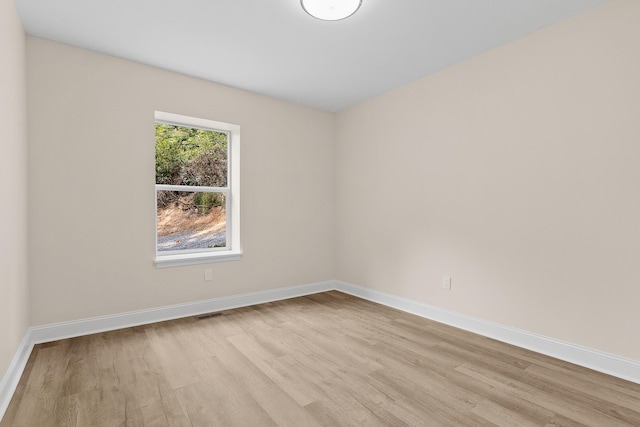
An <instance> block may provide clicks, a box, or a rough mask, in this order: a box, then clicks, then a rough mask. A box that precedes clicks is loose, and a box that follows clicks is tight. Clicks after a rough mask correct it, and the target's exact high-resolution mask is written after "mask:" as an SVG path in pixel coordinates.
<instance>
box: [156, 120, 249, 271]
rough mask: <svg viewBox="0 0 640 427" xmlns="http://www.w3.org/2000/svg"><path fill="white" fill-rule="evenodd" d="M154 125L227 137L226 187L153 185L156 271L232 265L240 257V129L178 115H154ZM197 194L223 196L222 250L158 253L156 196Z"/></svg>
mask: <svg viewBox="0 0 640 427" xmlns="http://www.w3.org/2000/svg"><path fill="white" fill-rule="evenodd" d="M155 123H164V124H169V125H175V126H184V127H188V128H199V129H204V130H212V131H216V132H223V133H226V134H227V135H228V140H227V151H228V160H227V186H226V187H197V186H185V185H163V184H156V185H155V193H156V195H155V197H154V200H155V201H156V202H155V203H156V209H155V211H154V212H156V215H155V217H156V220H155V226H156V228H155V235H156V257H155V265H156V268H164V267H177V266H182V265H192V264H205V263H210V262H220V261H235V260H239V259H240V258H241V256H242V250H241V248H240V126H238V125H233V124H230V123H224V122H217V121H214V120H208V119H201V118H196V117H190V116H183V115H180V114H173V113H165V112H162V111H156V112H155ZM185 188H188V191H198V192H216V193H225V194H226V207H225V213H226V221H227V224H226V247H224V248H211V249H192V250H180V251H163V252H158V215H157V212H158V206H157V203H158V202H157V201H158V197H157V192H158V191H159V190H168V191H185Z"/></svg>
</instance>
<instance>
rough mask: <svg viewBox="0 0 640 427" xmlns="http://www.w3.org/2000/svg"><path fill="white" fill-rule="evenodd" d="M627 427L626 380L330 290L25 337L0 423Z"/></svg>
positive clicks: (638, 420) (639, 390)
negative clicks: (211, 312)
mask: <svg viewBox="0 0 640 427" xmlns="http://www.w3.org/2000/svg"><path fill="white" fill-rule="evenodd" d="M405 425H408V426H454V425H455V426H485V425H487V426H490V425H498V426H585V425H586V426H607V427H608V426H640V385H638V384H634V383H631V382H627V381H624V380H620V379H617V378H614V377H610V376H607V375H604V374H600V373H598V372H594V371H591V370H588V369H585V368H581V367H578V366H575V365H571V364H568V363H565V362H562V361H559V360H556V359H553V358H550V357H546V356H542V355H539V354H536V353H533V352H530V351H527V350H523V349H520V348H517V347H514V346H510V345H507V344H503V343H499V342H497V341H494V340H491V339H488V338H484V337H481V336H478V335H474V334H471V333H468V332H465V331H461V330H459V329H455V328H452V327H449V326H445V325H442V324H439V323H436V322H432V321H429V320H426V319H422V318H420V317H416V316H412V315H409V314H406V313H403V312H400V311H397V310H393V309H390V308H387V307H384V306H381V305H377V304H374V303H371V302H368V301H364V300H361V299H358V298H355V297H352V296H348V295H345V294H342V293H339V292H327V293H323V294H317V295H311V296H307V297H302V298H296V299H291V300H287V301H281V302H274V303H269V304H262V305H258V306H254V307H247V308H241V309H236V310H229V311H226V312H223V313H221V314H219V315H215V316H211V317H207V318H203V319H199V318H196V317H191V318H185V319H179V320H175V321H170V322H162V323H156V324H151V325H145V326H140V327H135V328H128V329H123V330H119V331H114V332H106V333H101V334H96V335H90V336H85V337H79V338H73V339H67V340H62V341H56V342H53V343H48V344H41V345H37V346H36V347H35V348H34V351H33V353H32V355H31V358H30V359H29V362H28V365H27V368H26V370H25V372H24V375H23V377H22V379H21V381H20V384H19V385H18V389H17V391H16V393H15V395H14V397H13V400H12V402H11V404H10V406H9V408H8V410H7V413H6V414H5V417H4V419H3V420H2V421H1V422H0V427H20V426H29V427H32V426H91V427H93V426H109V427H111V426H295V427H306V426H310V427H312V426H358V427H362V426H405Z"/></svg>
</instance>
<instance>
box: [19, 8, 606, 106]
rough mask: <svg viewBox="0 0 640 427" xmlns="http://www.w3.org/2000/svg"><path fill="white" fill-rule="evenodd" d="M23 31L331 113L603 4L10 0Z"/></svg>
mask: <svg viewBox="0 0 640 427" xmlns="http://www.w3.org/2000/svg"><path fill="white" fill-rule="evenodd" d="M14 1H15V3H16V6H17V8H18V12H19V13H20V16H21V18H22V21H23V24H24V27H25V30H26V32H27V33H28V34H31V35H34V36H37V37H43V38H46V39H51V40H55V41H58V42H61V43H65V44H69V45H73V46H78V47H82V48H86V49H91V50H94V51H97V52H102V53H107V54H110V55H114V56H118V57H121V58H126V59H130V60H133V61H137V62H141V63H145V64H149V65H154V66H157V67H161V68H165V69H168V70H173V71H177V72H180V73H184V74H188V75H192V76H196V77H201V78H203V79H207V80H212V81H216V82H220V83H224V84H227V85H231V86H236V87H239V88H243V89H247V90H250V91H254V92H258V93H263V94H266V95H270V96H274V97H278V98H283V99H287V100H290V101H293V102H296V103H299V104H304V105H308V106H312V107H316V108H320V109H323V110H327V111H339V110H341V109H344V108H346V107H349V106H351V105H353V104H356V103H358V102H360V101H362V100H365V99H367V98H370V97H372V96H375V95H378V94H380V93H383V92H385V91H387V90H390V89H393V88H395V87H398V86H401V85H403V84H405V83H408V82H411V81H413V80H416V79H418V78H420V77H423V76H425V75H427V74H430V73H433V72H435V71H437V70H440V69H442V68H445V67H448V66H451V65H453V64H455V63H458V62H460V61H463V60H465V59H467V58H470V57H473V56H475V55H478V54H479V53H482V52H485V51H487V50H489V49H492V48H495V47H497V46H499V45H502V44H505V43H508V42H510V41H512V40H515V39H517V38H520V37H522V36H524V35H527V34H529V33H532V32H534V31H537V30H539V29H541V28H543V27H546V26H548V25H551V24H554V23H556V22H559V21H561V20H564V19H566V18H569V17H571V16H574V15H577V14H579V13H581V12H583V11H585V10H587V9H590V8H592V7H595V6H598V5H601V4H604V3H607V2H608V1H609V0H363V2H362V7H361V8H360V10H359V11H358V12H357V13H356V14H355V15H353V16H351V17H350V18H348V19H345V20H342V21H335V22H327V21H320V20H317V19H314V18H312V17H310V16H309V15H307V14H306V13H305V12H304V11H303V10H302V8H301V7H300V2H299V0H14Z"/></svg>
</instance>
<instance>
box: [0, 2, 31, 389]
mask: <svg viewBox="0 0 640 427" xmlns="http://www.w3.org/2000/svg"><path fill="white" fill-rule="evenodd" d="M25 65H26V63H25V35H24V31H23V29H22V24H21V23H20V19H19V18H18V14H17V12H16V10H15V7H14V5H13V1H12V0H0V129H2V138H0V183H2V185H1V186H0V236H1V237H2V244H0V378H2V376H3V375H4V373H5V371H6V370H7V368H8V367H9V364H10V363H11V359H12V358H13V356H14V354H15V352H16V350H17V349H18V345H19V343H20V341H21V340H22V337H23V336H24V334H25V332H26V330H27V320H28V309H27V296H28V287H27V215H26V214H27V133H26V131H27V127H26V116H27V111H26V104H25V100H26V92H25V90H26V82H25Z"/></svg>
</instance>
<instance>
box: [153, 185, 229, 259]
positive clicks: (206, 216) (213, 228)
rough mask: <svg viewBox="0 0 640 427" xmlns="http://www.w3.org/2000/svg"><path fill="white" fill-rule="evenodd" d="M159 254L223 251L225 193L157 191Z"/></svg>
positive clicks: (225, 235) (225, 238)
mask: <svg viewBox="0 0 640 427" xmlns="http://www.w3.org/2000/svg"><path fill="white" fill-rule="evenodd" d="M156 195H157V202H158V212H157V214H158V252H162V251H175V250H185V249H211V248H224V247H225V245H226V241H227V232H226V229H227V227H226V223H227V215H226V211H225V205H226V194H224V193H196V192H190V191H157V192H156Z"/></svg>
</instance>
